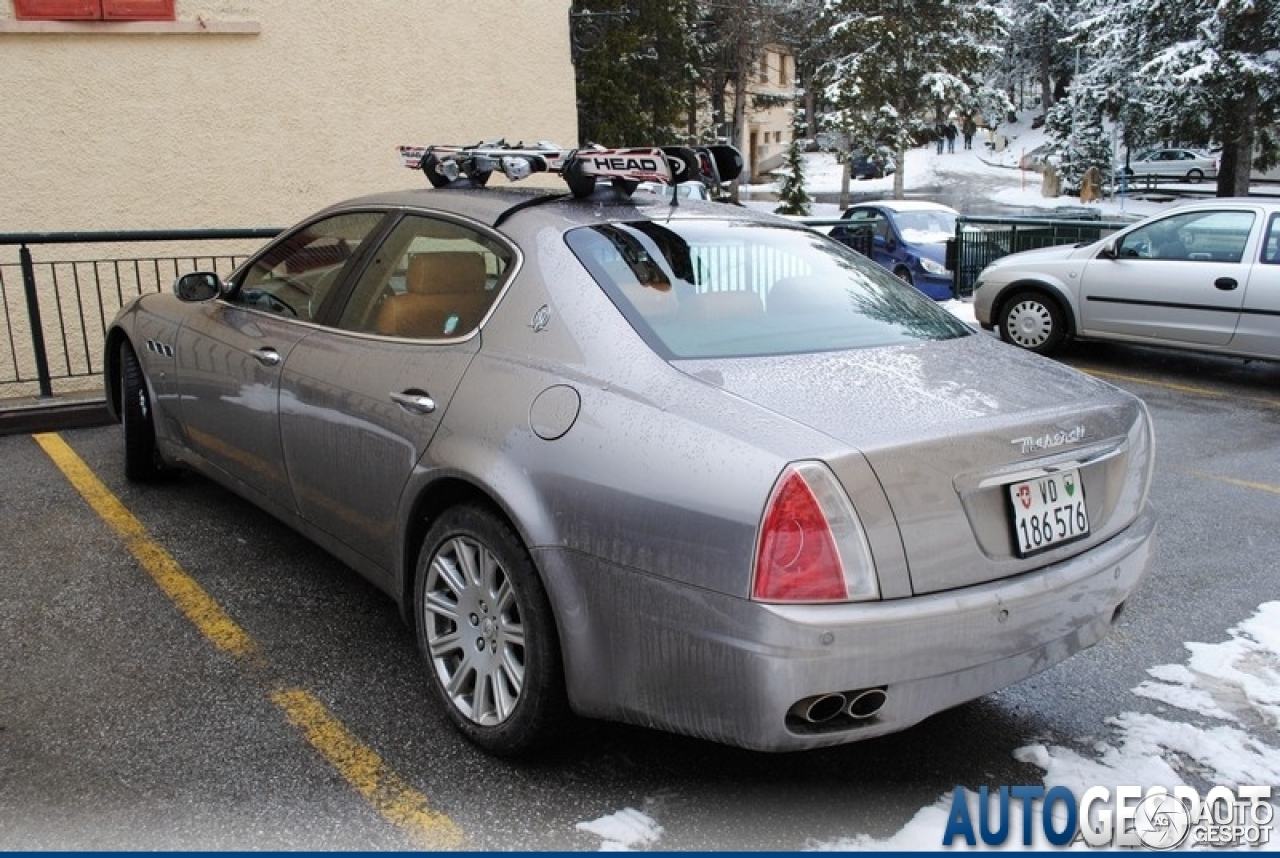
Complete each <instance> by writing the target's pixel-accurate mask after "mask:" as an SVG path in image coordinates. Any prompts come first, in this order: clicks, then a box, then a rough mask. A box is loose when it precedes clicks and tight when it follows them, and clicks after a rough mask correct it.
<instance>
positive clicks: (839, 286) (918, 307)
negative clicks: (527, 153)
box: [566, 220, 973, 358]
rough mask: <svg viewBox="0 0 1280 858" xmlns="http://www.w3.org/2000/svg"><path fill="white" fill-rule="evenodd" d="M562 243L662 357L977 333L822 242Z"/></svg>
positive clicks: (673, 238) (639, 231) (791, 236)
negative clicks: (571, 251)
mask: <svg viewBox="0 0 1280 858" xmlns="http://www.w3.org/2000/svg"><path fill="white" fill-rule="evenodd" d="M566 241H567V242H568V244H569V247H570V248H571V249H572V250H573V252H574V254H575V255H576V256H577V257H578V259H580V260H581V261H582V263H583V265H585V266H586V268H587V270H588V271H590V273H591V275H592V276H593V277H594V278H595V279H596V280H597V281H599V283H600V285H601V286H602V287H603V288H604V290H605V291H606V292H607V293H608V295H609V297H610V298H611V299H612V300H613V302H614V303H615V304H617V305H618V308H619V309H620V310H621V311H622V313H623V315H624V316H626V317H627V319H628V320H629V321H630V322H631V324H632V326H633V327H635V329H636V330H637V331H638V332H639V333H640V335H641V336H643V337H644V338H645V339H646V341H648V342H649V344H650V346H652V347H653V348H654V350H655V351H657V352H658V353H659V354H662V355H663V356H664V357H667V358H734V357H753V356H760V355H781V354H800V353H805V352H820V351H837V350H845V349H863V348H873V347H878V346H886V345H893V344H897V343H906V342H915V341H919V340H941V339H951V338H953V337H963V336H967V335H969V334H972V333H973V331H972V330H971V329H969V328H968V327H967V326H965V325H964V324H963V323H962V322H960V321H959V320H958V319H956V318H955V317H954V316H953V315H951V314H950V313H948V312H947V311H946V310H944V309H942V308H941V307H938V306H937V305H936V304H935V303H934V302H933V301H931V300H930V299H929V298H927V297H925V296H924V295H922V294H921V293H920V292H918V291H916V290H915V289H913V288H911V287H910V286H908V285H906V284H905V283H903V282H902V281H901V280H899V279H898V278H897V277H894V276H893V275H892V274H890V273H889V272H887V271H885V270H884V269H882V268H880V267H879V266H877V265H874V264H873V263H871V262H870V261H868V260H867V259H866V258H865V257H863V256H860V255H859V254H857V253H855V252H853V251H852V250H850V249H848V248H847V247H845V246H844V245H842V244H839V243H837V242H835V241H832V240H831V239H829V238H827V237H826V236H824V235H821V234H819V233H817V232H814V231H812V230H808V229H800V228H788V227H786V226H772V225H766V224H760V223H743V222H734V221H694V220H684V221H668V222H665V223H657V222H654V221H638V222H634V223H609V224H601V225H599V226H590V227H581V228H579V229H575V230H572V231H570V232H569V233H568V234H567V235H566Z"/></svg>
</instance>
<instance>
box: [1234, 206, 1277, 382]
mask: <svg viewBox="0 0 1280 858" xmlns="http://www.w3.org/2000/svg"><path fill="white" fill-rule="evenodd" d="M1254 258H1255V260H1256V262H1255V263H1254V266H1253V272H1252V273H1251V274H1250V275H1249V285H1248V287H1247V288H1246V289H1245V293H1244V307H1243V308H1242V309H1241V312H1240V325H1239V327H1237V328H1236V335H1235V337H1234V338H1232V340H1231V348H1232V350H1234V351H1240V352H1243V353H1246V354H1253V355H1262V356H1264V357H1271V358H1277V359H1280V212H1274V213H1272V214H1271V215H1270V216H1269V217H1268V218H1267V226H1266V232H1265V233H1264V234H1263V240H1262V246H1261V248H1260V249H1259V252H1258V253H1257V254H1256V256H1255V257H1254Z"/></svg>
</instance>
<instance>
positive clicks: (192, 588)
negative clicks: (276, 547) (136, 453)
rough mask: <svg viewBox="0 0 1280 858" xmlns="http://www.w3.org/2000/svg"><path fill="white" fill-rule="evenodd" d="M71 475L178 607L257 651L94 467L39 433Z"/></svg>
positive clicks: (223, 642)
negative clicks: (112, 491) (154, 539)
mask: <svg viewBox="0 0 1280 858" xmlns="http://www.w3.org/2000/svg"><path fill="white" fill-rule="evenodd" d="M34 437H35V440H36V443H37V444H39V445H40V446H41V447H42V448H43V449H44V451H45V453H47V454H48V455H49V458H50V459H53V463H54V464H55V465H57V466H58V468H59V469H60V470H61V471H62V473H63V474H65V475H66V477H67V479H68V480H69V481H70V482H71V485H73V486H74V487H75V489H76V491H78V492H80V494H81V496H82V497H84V499H85V501H87V502H88V504H89V506H91V507H93V510H94V512H96V513H97V514H98V516H99V517H100V518H101V519H102V520H103V521H105V522H106V523H107V526H108V527H110V528H111V529H112V530H114V531H115V532H116V533H117V534H118V535H119V536H120V538H121V539H123V540H124V544H125V547H127V548H128V549H129V552H130V553H131V554H132V555H133V556H134V557H135V558H137V560H138V562H139V563H140V564H142V568H143V569H145V570H147V574H149V575H150V576H151V578H152V579H153V580H154V581H155V582H156V585H157V586H159V587H160V589H161V590H162V591H164V593H165V595H167V596H168V597H169V598H170V599H171V600H172V601H173V603H174V604H175V605H177V606H178V610H180V611H182V613H183V614H184V615H186V617H187V619H188V620H190V621H191V623H192V625H194V626H195V627H196V628H197V629H198V630H199V631H200V633H201V634H202V635H204V636H205V637H206V638H208V639H209V640H210V642H212V643H213V645H214V646H216V647H217V648H218V649H220V650H223V651H225V652H228V653H230V654H232V655H234V656H238V657H245V656H251V655H254V654H255V653H256V652H257V650H258V647H257V644H255V643H254V642H253V638H251V637H249V635H247V634H246V633H245V632H244V630H243V629H241V628H240V627H239V626H238V625H236V623H235V621H234V620H232V619H231V618H230V617H229V616H227V614H226V613H225V612H224V611H223V610H222V608H221V607H219V606H218V603H217V602H215V601H214V600H213V599H212V598H211V597H210V596H209V594H208V593H206V592H205V591H204V588H202V587H201V586H200V585H199V584H197V583H196V582H195V580H194V579H192V578H191V577H190V576H188V575H187V574H186V573H185V572H183V571H182V568H181V567H180V566H178V562H177V561H176V560H174V559H173V557H171V556H170V555H169V552H167V551H165V550H164V549H163V548H161V547H160V546H159V545H157V544H156V543H155V542H154V541H153V540H152V539H151V536H150V534H148V533H147V529H146V528H145V527H143V526H142V522H140V521H138V519H136V518H134V516H133V514H132V513H130V512H129V510H128V509H126V508H125V506H124V504H122V503H121V502H120V501H119V499H117V498H116V496H115V495H113V494H111V491H110V490H109V489H108V488H107V487H106V486H104V485H103V484H102V481H101V480H99V479H98V477H97V476H96V475H95V474H94V473H93V471H91V470H90V469H89V466H88V465H86V464H85V463H84V460H82V459H81V458H80V457H79V456H77V455H76V453H75V451H74V450H72V449H71V447H70V446H68V444H67V442H66V441H63V440H62V438H61V437H60V436H58V435H54V434H42V435H35V436H34Z"/></svg>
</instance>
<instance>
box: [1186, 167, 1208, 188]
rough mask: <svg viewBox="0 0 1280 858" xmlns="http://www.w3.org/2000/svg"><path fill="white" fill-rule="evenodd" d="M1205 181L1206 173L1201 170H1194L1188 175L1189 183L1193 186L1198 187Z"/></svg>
mask: <svg viewBox="0 0 1280 858" xmlns="http://www.w3.org/2000/svg"><path fill="white" fill-rule="evenodd" d="M1203 179H1204V173H1203V172H1202V171H1200V170H1192V171H1190V172H1189V173H1187V181H1188V182H1190V183H1191V184H1193V185H1198V184H1200V182H1201V181H1202V180H1203Z"/></svg>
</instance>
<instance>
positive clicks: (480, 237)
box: [338, 215, 514, 339]
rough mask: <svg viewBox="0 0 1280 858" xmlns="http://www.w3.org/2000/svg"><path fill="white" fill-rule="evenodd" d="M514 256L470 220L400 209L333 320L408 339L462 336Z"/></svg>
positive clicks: (485, 311) (352, 327)
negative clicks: (467, 223)
mask: <svg viewBox="0 0 1280 858" xmlns="http://www.w3.org/2000/svg"><path fill="white" fill-rule="evenodd" d="M513 259H514V256H513V254H512V252H511V250H510V249H509V248H507V247H506V246H505V245H503V244H501V243H499V242H498V241H497V240H495V239H494V238H492V237H490V236H488V235H485V234H484V233H480V232H477V231H476V230H474V229H472V228H471V227H469V226H465V225H462V224H458V223H454V222H452V221H448V220H443V219H440V218H433V217H426V216H420V215H406V216H405V217H404V218H403V219H401V221H400V222H399V223H398V224H396V226H395V228H394V229H393V230H392V231H391V234H390V235H389V236H388V237H387V240H386V241H385V242H383V244H382V246H381V247H379V248H378V250H377V252H376V253H375V254H374V255H373V258H372V260H371V261H370V263H369V265H368V267H367V268H366V269H365V270H364V272H363V273H362V274H361V275H360V280H359V281H358V282H357V283H356V287H355V290H354V291H353V293H352V295H351V298H350V300H348V301H347V304H346V306H345V307H344V308H343V311H342V316H341V318H340V319H339V321H338V327H340V328H343V329H345V330H349V331H366V332H369V333H375V334H382V335H385V336H391V337H411V338H415V339H452V338H455V337H462V336H466V335H467V334H469V333H471V332H472V331H474V330H475V329H476V327H477V326H478V325H479V324H480V322H481V321H482V320H483V319H484V317H485V316H486V315H487V314H488V312H489V309H490V307H492V306H493V304H494V301H495V300H496V299H497V296H498V292H499V290H500V288H501V286H502V285H503V283H504V281H505V280H506V277H507V274H508V272H509V269H510V268H511V263H512V261H513Z"/></svg>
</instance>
